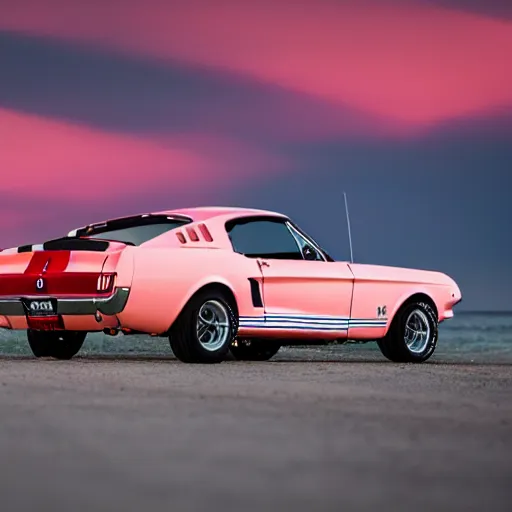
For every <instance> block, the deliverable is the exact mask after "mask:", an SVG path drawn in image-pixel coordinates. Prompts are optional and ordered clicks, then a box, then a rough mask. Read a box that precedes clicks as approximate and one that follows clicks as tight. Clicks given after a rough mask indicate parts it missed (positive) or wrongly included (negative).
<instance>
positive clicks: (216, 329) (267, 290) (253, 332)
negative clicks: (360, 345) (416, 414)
mask: <svg viewBox="0 0 512 512" xmlns="http://www.w3.org/2000/svg"><path fill="white" fill-rule="evenodd" d="M460 300H461V292H460V290H459V287H458V286H457V284H456V283H455V282H454V281H453V280H452V279H451V278H450V277H448V276H447V275H445V274H442V273H438V272H430V271H422V270H412V269H405V268H394V267H383V266H376V265H363V264H354V263H350V262H347V261H334V260H333V259H332V258H331V257H330V256H329V255H328V254H327V253H326V252H325V251H324V250H323V249H322V248H321V247H320V246H319V245H318V244H317V243H316V242H315V241H314V240H313V239H312V238H310V237H309V236H308V235H306V234H305V233H304V231H302V230H301V229H300V228H299V227H298V226H297V225H296V224H294V223H293V222H292V221H291V220H290V219H289V218H288V217H286V216H284V215H281V214H279V213H274V212H268V211H263V210H251V209H243V208H224V207H218V208H217V207H216V208H191V209H183V210H174V211H166V212H160V213H153V214H144V215H135V216H131V217H124V218H118V219H113V220H109V221H106V222H101V223H97V224H91V225H89V226H86V227H83V228H80V229H77V230H75V231H72V232H71V233H69V234H68V236H66V237H63V238H59V239H55V240H50V241H48V242H45V243H44V244H42V245H29V246H22V247H17V248H14V249H7V250H4V251H2V252H0V327H3V328H6V329H24V330H26V331H27V335H28V341H29V344H30V347H31V349H32V352H33V353H34V355H35V356H36V357H54V358H58V359H70V358H72V357H73V356H74V355H75V354H77V352H78V351H79V350H80V348H81V347H82V345H83V343H84V341H85V338H86V335H87V333H88V332H93V331H103V332H105V333H107V334H112V335H114V334H117V333H119V332H123V333H124V334H143V333H145V334H151V335H155V336H165V337H169V339H170V344H171V348H172V350H173V352H174V354H175V355H176V357H177V358H178V359H179V360H181V361H184V362H189V363H218V362H220V361H222V360H224V359H225V358H226V356H227V355H228V352H229V351H231V353H232V355H233V356H234V357H235V358H236V359H238V360H251V361H255V360H260V361H262V360H268V359H270V358H271V357H272V356H274V355H275V354H276V353H277V351H278V350H279V348H280V347H281V346H283V345H291V344H294V345H296V344H314V343H319V344H325V343H329V342H332V341H335V340H346V339H350V340H361V341H372V340H373V341H377V343H378V345H379V347H380V349H381V351H382V353H383V354H384V356H386V357H387V358H388V359H390V360H392V361H400V362H422V361H425V360H427V359H428V358H429V357H430V356H431V355H432V353H433V352H434V350H435V348H436V344H437V339H438V324H439V322H442V321H443V320H445V319H447V318H450V317H452V316H453V307H454V305H455V304H457V303H458V302H460Z"/></svg>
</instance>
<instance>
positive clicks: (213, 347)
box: [170, 288, 238, 363]
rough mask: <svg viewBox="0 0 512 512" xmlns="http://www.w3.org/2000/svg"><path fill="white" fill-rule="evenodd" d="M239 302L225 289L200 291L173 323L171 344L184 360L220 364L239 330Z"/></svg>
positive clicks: (186, 361) (185, 361) (176, 353)
mask: <svg viewBox="0 0 512 512" xmlns="http://www.w3.org/2000/svg"><path fill="white" fill-rule="evenodd" d="M234 307H235V305H234V304H232V300H231V299H230V297H228V296H227V294H226V293H224V292H223V291H222V290H217V289H214V288H213V289H208V290H204V291H200V292H198V293H197V294H196V295H194V296H193V297H192V298H191V299H190V301H189V302H188V304H187V305H186V306H185V308H184V309H183V311H182V312H181V314H180V316H179V317H178V319H177V320H176V322H175V324H174V325H173V328H172V331H171V335H170V344H171V348H172V351H173V352H174V355H175V356H176V357H177V358H178V359H179V360H180V361H182V362H184V363H220V362H221V361H223V360H224V359H225V358H226V356H227V355H228V352H229V347H230V345H231V343H232V341H233V339H234V338H235V336H236V334H237V332H238V320H237V317H236V315H235V313H234V311H233V310H234Z"/></svg>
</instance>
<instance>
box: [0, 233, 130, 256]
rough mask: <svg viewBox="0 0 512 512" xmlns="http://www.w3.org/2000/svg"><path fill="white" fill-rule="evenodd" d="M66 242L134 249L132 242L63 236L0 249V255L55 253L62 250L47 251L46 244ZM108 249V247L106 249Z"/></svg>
mask: <svg viewBox="0 0 512 512" xmlns="http://www.w3.org/2000/svg"><path fill="white" fill-rule="evenodd" d="M67 240H70V241H71V240H91V241H98V242H107V243H109V244H111V243H115V244H122V245H126V246H133V247H135V244H134V243H132V242H124V241H121V240H107V239H105V238H94V237H87V236H64V237H61V238H54V239H52V240H47V241H46V242H44V243H42V244H32V245H20V246H18V247H11V248H9V249H3V250H2V249H0V255H4V254H22V253H29V252H38V251H55V250H62V249H48V248H45V245H46V244H50V243H55V242H61V241H62V242H64V241H67ZM107 248H108V247H107ZM63 250H71V251H73V250H79V249H63Z"/></svg>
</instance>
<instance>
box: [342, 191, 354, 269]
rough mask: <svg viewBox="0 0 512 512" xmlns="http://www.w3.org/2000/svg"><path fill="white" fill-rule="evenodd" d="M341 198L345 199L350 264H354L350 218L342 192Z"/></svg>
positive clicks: (344, 193)
mask: <svg viewBox="0 0 512 512" xmlns="http://www.w3.org/2000/svg"><path fill="white" fill-rule="evenodd" d="M343 197H344V198H345V212H346V214H347V228H348V243H349V246H350V263H354V253H353V252H352V233H351V232H350V217H349V216H348V201H347V193H346V192H343Z"/></svg>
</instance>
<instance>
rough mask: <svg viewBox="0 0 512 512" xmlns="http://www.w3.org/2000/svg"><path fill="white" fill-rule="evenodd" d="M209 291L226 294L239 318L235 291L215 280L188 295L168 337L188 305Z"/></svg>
mask: <svg viewBox="0 0 512 512" xmlns="http://www.w3.org/2000/svg"><path fill="white" fill-rule="evenodd" d="M207 290H219V291H221V292H222V293H224V294H226V295H227V296H228V298H229V299H230V301H231V305H232V306H233V307H234V311H233V312H234V314H235V315H236V317H238V301H237V298H236V295H235V292H234V291H233V288H232V287H231V286H230V285H229V284H228V283H226V282H224V280H222V279H215V280H212V281H210V282H207V283H201V284H199V285H197V286H196V287H195V288H193V289H192V290H191V291H190V293H189V294H187V297H186V298H185V300H184V301H183V303H182V304H181V307H180V308H179V312H178V313H177V315H176V316H175V318H174V320H173V321H172V323H171V325H170V326H169V329H168V331H167V332H166V333H165V334H166V335H168V334H169V333H170V332H171V331H172V328H173V326H174V324H175V323H176V322H177V321H178V319H179V317H180V316H181V314H182V312H183V310H184V309H185V307H186V305H187V304H188V303H189V302H190V301H191V300H192V299H193V298H194V297H195V296H196V295H198V294H199V293H203V292H205V291H207Z"/></svg>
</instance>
